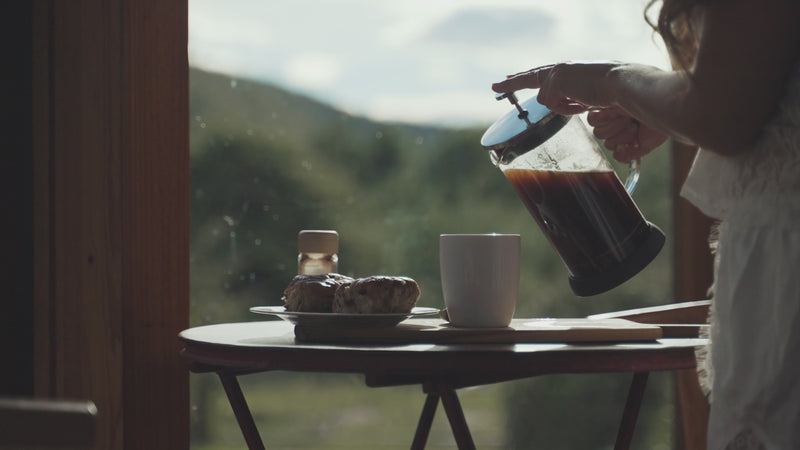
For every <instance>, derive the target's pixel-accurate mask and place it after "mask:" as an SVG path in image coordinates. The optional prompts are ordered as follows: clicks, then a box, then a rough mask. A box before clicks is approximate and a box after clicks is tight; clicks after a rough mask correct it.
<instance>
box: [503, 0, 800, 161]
mask: <svg viewBox="0 0 800 450" xmlns="http://www.w3.org/2000/svg"><path fill="white" fill-rule="evenodd" d="M798 23H800V2H798V1H796V0H762V1H756V0H730V1H721V2H715V3H713V4H712V5H710V6H709V7H708V8H707V9H706V11H705V14H704V16H703V35H702V37H701V40H700V45H699V50H698V55H697V58H696V61H695V65H694V66H693V67H692V68H691V69H690V71H689V72H688V73H686V72H684V71H663V70H660V69H657V68H654V67H648V66H642V65H636V64H620V63H593V64H580V63H564V64H556V65H552V66H545V67H541V68H537V69H533V70H530V71H528V72H524V73H521V74H517V75H514V76H512V77H510V78H508V79H507V80H505V81H503V82H500V83H497V84H495V85H493V89H495V90H496V91H498V92H507V91H511V90H518V89H521V88H541V90H540V92H539V99H540V101H541V102H542V103H544V104H545V105H546V106H548V107H550V108H551V109H553V110H555V111H558V112H563V113H575V112H578V111H580V110H585V109H588V108H598V107H599V108H603V107H616V108H619V109H621V110H623V111H625V112H626V113H627V114H629V115H630V116H632V117H633V118H635V119H636V120H638V121H640V122H641V123H642V124H643V125H645V126H647V127H649V128H651V129H653V130H657V131H660V132H663V133H665V134H667V135H669V136H672V137H674V138H676V139H679V140H682V141H687V142H691V143H694V144H697V145H700V146H702V147H704V148H706V149H708V150H712V151H715V152H718V153H721V154H728V155H732V154H736V153H740V152H743V151H746V150H747V149H749V148H751V147H752V144H753V143H754V142H755V140H756V139H757V138H758V135H759V132H760V130H761V129H762V127H763V126H764V124H765V123H766V122H767V121H768V120H769V118H770V116H771V115H772V114H773V113H774V111H775V109H776V107H777V105H778V103H779V101H780V99H781V96H782V94H783V91H784V88H785V84H786V80H787V78H788V76H789V74H790V73H791V70H792V67H793V66H794V64H795V63H796V62H797V59H798V55H800V51H799V49H800V26H798Z"/></svg>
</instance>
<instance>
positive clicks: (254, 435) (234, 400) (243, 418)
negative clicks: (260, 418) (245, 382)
mask: <svg viewBox="0 0 800 450" xmlns="http://www.w3.org/2000/svg"><path fill="white" fill-rule="evenodd" d="M217 375H219V379H220V381H222V386H223V387H224V388H225V393H226V394H227V395H228V402H230V404H231V408H232V409H233V414H234V415H235V416H236V421H237V422H239V428H240V429H241V430H242V434H243V435H244V440H245V442H246V443H247V448H249V449H250V450H264V443H263V442H262V441H261V436H260V435H259V434H258V428H256V423H255V422H254V421H253V415H252V414H250V408H248V407H247V402H246V401H245V399H244V394H242V388H241V387H240V386H239V381H238V380H237V379H236V375H232V374H229V373H224V372H217Z"/></svg>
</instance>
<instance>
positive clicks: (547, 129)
mask: <svg viewBox="0 0 800 450" xmlns="http://www.w3.org/2000/svg"><path fill="white" fill-rule="evenodd" d="M570 118H571V117H570V116H564V115H561V114H555V113H550V114H548V115H547V116H545V117H544V118H543V119H542V120H541V121H539V122H538V123H537V124H536V126H532V127H529V128H528V129H527V130H525V132H523V133H520V134H519V135H518V136H516V137H515V138H512V139H509V140H508V141H506V142H503V143H501V144H498V145H495V146H492V147H488V148H487V150H493V151H494V152H493V155H494V156H495V157H496V160H495V161H494V164H495V165H496V166H499V165H501V164H509V163H511V161H514V160H515V159H516V158H517V157H518V156H520V155H522V154H524V153H527V152H528V151H529V150H530V149H532V148H536V147H538V146H539V145H541V144H542V143H544V142H545V141H546V140H548V139H550V137H552V136H553V135H554V134H556V133H558V131H559V130H561V129H562V128H564V125H566V124H567V122H569V120H570Z"/></svg>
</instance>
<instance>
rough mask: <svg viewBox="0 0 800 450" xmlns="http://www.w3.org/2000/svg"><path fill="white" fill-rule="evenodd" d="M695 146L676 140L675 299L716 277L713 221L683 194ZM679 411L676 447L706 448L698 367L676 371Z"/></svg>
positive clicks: (689, 296) (698, 294)
mask: <svg viewBox="0 0 800 450" xmlns="http://www.w3.org/2000/svg"><path fill="white" fill-rule="evenodd" d="M695 153H696V149H694V148H691V147H689V146H686V145H683V144H678V143H673V152H672V155H673V159H672V196H673V220H674V227H673V228H674V233H675V237H674V239H673V242H674V248H673V255H674V257H673V258H674V259H673V277H674V279H673V291H674V298H675V301H689V300H699V299H705V298H708V289H709V287H710V286H711V283H712V281H713V260H712V257H711V252H710V251H709V246H708V235H709V229H710V226H711V221H710V220H709V219H708V218H707V217H705V216H704V215H703V214H702V213H700V211H698V210H697V208H695V207H694V206H692V205H691V204H690V203H689V202H688V201H686V200H685V199H683V198H681V197H680V188H681V186H682V185H683V182H684V180H685V179H686V175H687V174H688V172H689V168H690V167H691V165H692V161H693V160H694V155H695ZM675 385H676V391H677V393H676V396H677V412H676V421H675V422H676V432H675V438H676V439H675V440H676V442H675V445H674V448H676V449H681V450H703V449H705V448H706V430H707V424H708V404H707V401H706V398H705V396H704V395H703V393H702V391H701V390H700V385H699V383H698V379H697V372H696V371H695V370H683V371H678V372H677V373H676V375H675Z"/></svg>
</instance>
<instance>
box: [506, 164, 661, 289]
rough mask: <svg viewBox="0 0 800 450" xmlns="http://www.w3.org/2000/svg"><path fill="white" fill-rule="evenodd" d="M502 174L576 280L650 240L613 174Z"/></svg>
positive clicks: (613, 263) (602, 269)
mask: <svg viewBox="0 0 800 450" xmlns="http://www.w3.org/2000/svg"><path fill="white" fill-rule="evenodd" d="M503 173H504V175H505V176H506V178H508V181H509V182H510V183H511V185H512V186H513V187H514V189H515V190H516V191H517V194H519V196H520V198H521V199H522V201H523V203H524V204H525V206H526V207H527V208H528V211H529V212H530V213H531V215H532V216H533V218H534V220H536V222H537V223H538V224H539V227H540V228H541V230H542V232H543V233H544V235H545V237H546V238H547V240H548V241H550V243H551V244H552V246H553V248H554V249H555V250H556V252H557V253H558V255H559V256H560V257H561V260H562V261H563V262H564V264H565V265H566V266H567V270H568V271H569V274H570V276H572V277H586V276H592V275H594V274H598V273H604V272H606V271H607V270H609V269H610V268H612V267H614V266H616V265H618V264H620V263H622V262H623V261H625V260H626V259H627V258H629V257H630V256H631V255H632V254H633V253H634V252H635V251H636V249H637V248H638V247H639V246H640V245H641V244H642V242H643V241H645V240H646V239H647V234H648V227H647V222H646V221H645V220H644V217H642V214H641V213H640V212H639V209H638V208H637V207H636V205H635V204H634V203H633V201H632V200H631V197H630V196H629V195H628V193H627V192H626V191H625V188H624V187H623V186H622V183H621V182H620V180H619V178H618V177H617V175H616V174H615V173H614V172H557V171H548V170H522V169H509V170H506V171H505V172H503Z"/></svg>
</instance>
